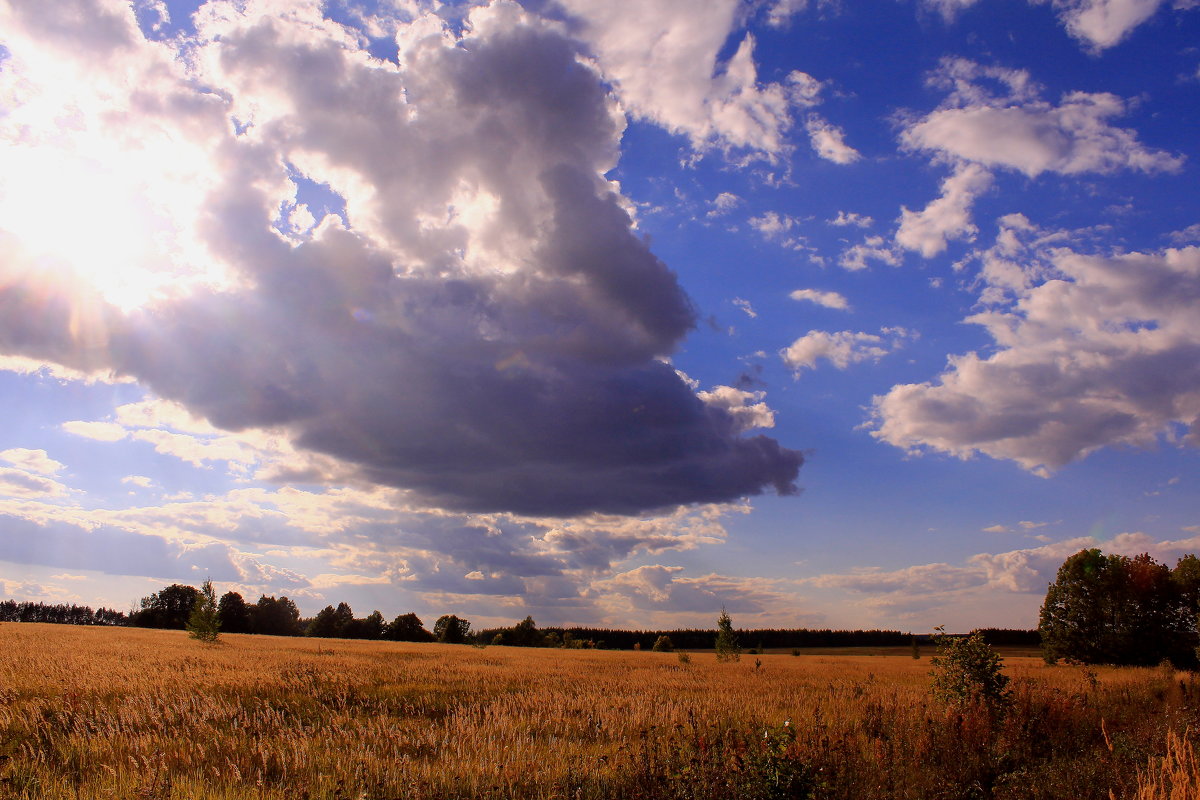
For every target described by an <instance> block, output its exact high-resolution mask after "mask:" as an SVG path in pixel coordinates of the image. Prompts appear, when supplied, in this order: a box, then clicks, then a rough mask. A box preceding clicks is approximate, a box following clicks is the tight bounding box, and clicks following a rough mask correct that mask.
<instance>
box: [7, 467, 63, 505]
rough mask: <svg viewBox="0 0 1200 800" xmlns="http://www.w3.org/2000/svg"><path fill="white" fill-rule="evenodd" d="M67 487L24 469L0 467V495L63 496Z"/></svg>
mask: <svg viewBox="0 0 1200 800" xmlns="http://www.w3.org/2000/svg"><path fill="white" fill-rule="evenodd" d="M66 493H67V487H66V486H64V485H63V484H61V483H59V482H58V481H56V480H51V479H50V478H47V477H45V476H43V475H38V474H36V473H33V472H27V471H26V470H23V469H10V468H8V467H0V495H4V496H7V497H29V498H32V497H61V496H63V495H65V494H66Z"/></svg>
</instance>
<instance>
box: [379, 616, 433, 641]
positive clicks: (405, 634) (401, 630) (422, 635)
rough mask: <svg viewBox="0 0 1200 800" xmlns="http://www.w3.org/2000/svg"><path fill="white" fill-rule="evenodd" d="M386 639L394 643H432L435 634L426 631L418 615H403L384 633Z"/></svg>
mask: <svg viewBox="0 0 1200 800" xmlns="http://www.w3.org/2000/svg"><path fill="white" fill-rule="evenodd" d="M384 638H386V639H391V640H392V641H394V642H432V641H433V634H432V633H430V632H429V631H427V630H425V626H424V625H423V624H422V623H421V618H420V617H418V616H417V615H416V614H411V613H410V614H401V615H400V616H398V617H396V618H395V619H394V620H392V621H391V622H390V623H388V626H387V628H386V630H385V631H384Z"/></svg>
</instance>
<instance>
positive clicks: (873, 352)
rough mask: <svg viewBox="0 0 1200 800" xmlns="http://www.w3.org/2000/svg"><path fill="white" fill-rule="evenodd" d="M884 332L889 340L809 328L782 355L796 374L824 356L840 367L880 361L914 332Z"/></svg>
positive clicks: (851, 332) (854, 333) (869, 335)
mask: <svg viewBox="0 0 1200 800" xmlns="http://www.w3.org/2000/svg"><path fill="white" fill-rule="evenodd" d="M881 333H883V334H885V335H888V336H890V337H891V338H890V340H888V339H885V338H884V336H880V335H877V334H874V333H863V332H861V331H859V332H854V331H838V332H837V333H829V332H828V331H809V332H808V333H806V334H805V335H804V336H802V337H800V338H799V339H797V340H796V341H794V342H792V343H791V345H789V346H788V347H787V348H786V349H784V350H783V351H782V352H781V353H780V355H781V356H782V358H783V362H784V363H785V364H787V365H788V366H789V367H791V368H792V369H793V370H794V371H795V372H796V374H797V375H799V373H800V371H801V370H803V369H806V368H807V369H816V366H817V362H818V361H819V360H821V359H826V360H827V361H829V362H830V363H832V364H833V365H834V366H835V367H837V368H838V369H846V368H847V367H849V366H850V365H851V364H858V363H861V362H863V361H878V360H879V359H881V358H883V357H884V356H886V355H887V354H888V353H891V352H892V351H893V350H895V349H896V348H898V347H900V345H901V343H902V341H903V339H904V338H905V337H907V336H910V335H911V334H910V333H909V332H908V331H906V330H904V329H903V328H890V329H888V328H885V329H884V330H883V331H881Z"/></svg>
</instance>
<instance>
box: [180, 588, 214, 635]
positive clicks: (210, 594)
mask: <svg viewBox="0 0 1200 800" xmlns="http://www.w3.org/2000/svg"><path fill="white" fill-rule="evenodd" d="M220 629H221V618H220V616H219V615H218V613H217V593H216V592H215V591H214V590H213V585H212V580H211V579H208V578H206V579H205V580H204V583H202V584H200V596H199V597H198V598H196V603H195V605H193V606H192V613H191V615H190V616H189V617H188V621H187V632H188V636H191V637H192V638H193V639H199V640H200V641H202V642H215V641H216V640H217V636H218V635H219V631H220Z"/></svg>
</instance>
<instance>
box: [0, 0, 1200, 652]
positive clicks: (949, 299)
mask: <svg viewBox="0 0 1200 800" xmlns="http://www.w3.org/2000/svg"><path fill="white" fill-rule="evenodd" d="M1198 134H1200V2H1198V1H1197V0H524V2H521V3H518V2H513V1H512V0H490V1H488V2H484V1H483V0H479V2H452V3H441V2H437V0H328V1H327V2H318V1H317V0H238V2H231V1H230V0H209V2H206V3H203V4H201V3H199V2H196V0H166V1H165V2H164V1H163V0H135V2H132V3H130V2H124V1H123V0H57V2H54V3H45V2H42V0H0V175H3V176H4V177H3V180H0V408H3V409H4V412H3V413H2V414H0V596H3V597H5V598H14V599H18V600H29V601H37V602H49V603H68V602H73V603H81V604H86V605H91V606H93V607H95V606H100V605H105V606H108V607H112V608H116V609H118V610H129V609H130V608H133V607H136V604H137V601H138V599H139V598H141V597H143V596H145V595H148V594H150V593H151V592H154V591H157V590H158V589H160V588H162V587H163V586H165V585H167V584H170V583H176V582H179V583H189V584H192V585H199V583H200V582H201V581H203V580H204V579H205V578H211V579H212V581H213V582H214V584H215V586H216V589H217V591H218V592H225V591H238V592H241V593H242V594H243V596H245V597H246V598H247V599H248V600H250V601H253V600H255V599H257V597H258V596H259V595H262V594H269V595H275V596H279V595H286V596H288V597H290V598H292V599H293V600H294V601H295V602H296V603H297V605H298V606H299V607H300V610H301V612H302V613H303V614H305V615H311V614H314V613H315V612H316V611H318V610H319V609H320V608H322V607H323V606H325V605H327V604H331V603H332V604H336V603H338V602H342V601H345V602H348V603H350V605H351V606H352V607H353V609H354V611H355V612H356V613H357V614H358V615H359V616H364V615H366V614H367V613H369V612H370V611H371V610H373V609H379V610H380V611H382V612H383V613H384V615H385V616H386V617H388V618H389V619H390V618H391V617H392V616H395V615H397V614H401V613H407V612H410V611H415V612H416V613H417V614H418V615H419V616H421V617H422V619H424V620H425V621H426V623H427V624H432V622H433V620H434V619H436V618H437V617H438V616H440V615H442V614H446V613H454V614H458V615H459V616H463V617H466V618H468V619H470V620H471V621H472V622H473V623H474V624H475V625H476V627H484V626H489V625H499V624H511V623H512V622H514V621H516V620H519V619H522V618H524V617H525V616H527V615H530V616H533V617H534V619H535V620H536V622H537V623H538V624H539V625H541V626H550V625H584V626H601V627H622V628H642V629H654V628H675V627H692V626H705V627H711V626H713V625H715V620H716V616H717V614H718V613H719V611H720V609H721V608H722V607H724V608H726V609H727V610H728V611H729V613H730V614H731V616H732V617H733V619H734V622H735V624H736V625H738V626H739V627H743V628H751V627H815V628H840V629H847V628H850V629H854V628H886V629H895V630H902V631H913V632H918V633H922V632H929V631H931V630H932V629H933V627H934V626H937V625H945V626H946V627H947V629H949V630H952V631H953V630H962V631H965V630H970V629H972V628H975V627H1014V628H1031V627H1035V626H1036V624H1037V612H1038V608H1039V606H1040V604H1041V601H1042V599H1043V597H1044V595H1045V591H1046V587H1047V585H1048V583H1049V582H1050V581H1052V580H1053V579H1054V575H1055V571H1056V569H1057V567H1058V565H1059V564H1061V563H1062V561H1063V560H1064V559H1065V558H1066V557H1067V556H1069V555H1071V554H1073V553H1075V552H1077V551H1078V550H1080V549H1082V548H1085V547H1100V548H1102V549H1103V550H1105V551H1106V552H1117V553H1124V554H1127V555H1136V554H1138V553H1142V552H1149V553H1150V554H1151V555H1152V556H1154V557H1155V558H1156V559H1158V560H1160V561H1163V562H1165V563H1168V564H1170V565H1173V564H1174V563H1175V559H1177V558H1178V557H1179V556H1181V555H1183V554H1185V553H1190V552H1200V501H1198V500H1197V498H1200V487H1198V486H1197V483H1198V479H1200V470H1198V469H1197V466H1198V459H1197V456H1198V451H1197V445H1200V247H1198V245H1200V200H1198V199H1197V192H1196V186H1197V185H1198V180H1197V179H1198V177H1200V135H1198Z"/></svg>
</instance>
